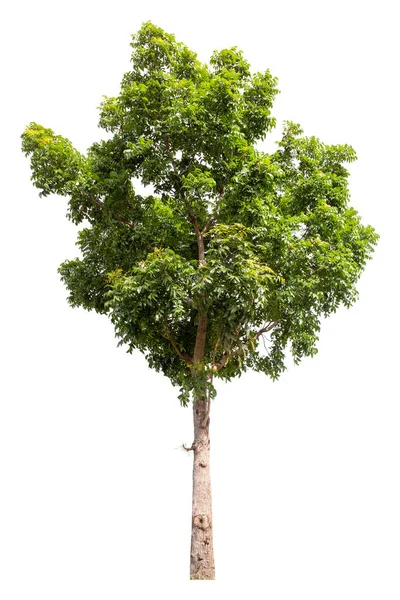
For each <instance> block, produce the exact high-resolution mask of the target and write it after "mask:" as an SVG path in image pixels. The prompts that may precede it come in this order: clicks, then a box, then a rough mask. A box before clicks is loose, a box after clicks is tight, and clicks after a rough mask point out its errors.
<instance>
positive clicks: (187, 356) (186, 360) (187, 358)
mask: <svg viewBox="0 0 400 600" xmlns="http://www.w3.org/2000/svg"><path fill="white" fill-rule="evenodd" d="M164 325H165V329H166V330H167V333H168V335H163V334H161V335H162V337H163V338H164V339H165V340H168V341H169V342H170V343H171V345H172V347H173V349H174V350H175V352H176V353H177V355H178V356H179V358H180V359H181V360H183V362H184V363H185V364H186V365H187V366H188V367H191V366H192V357H191V356H190V354H187V353H186V352H181V351H180V350H179V347H178V345H177V343H176V342H175V340H174V339H173V338H172V336H171V330H170V328H169V327H168V324H167V321H166V319H164Z"/></svg>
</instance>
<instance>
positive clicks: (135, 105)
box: [22, 22, 378, 579]
mask: <svg viewBox="0 0 400 600" xmlns="http://www.w3.org/2000/svg"><path fill="white" fill-rule="evenodd" d="M131 45H132V49H133V51H132V68H131V70H130V71H129V72H128V73H126V74H125V75H124V76H123V79H122V83H121V91H120V94H119V96H117V97H115V98H105V99H104V101H103V102H102V105H101V107H100V126H101V127H102V128H103V129H105V130H106V131H107V132H109V136H108V138H107V139H106V140H105V141H102V142H99V143H94V144H93V145H92V146H91V147H90V148H89V149H88V151H87V154H86V155H83V154H81V153H80V152H78V151H77V150H75V149H74V147H73V146H72V144H71V143H70V142H69V141H68V140H67V139H65V138H63V137H61V136H59V135H56V134H55V133H54V132H53V131H52V130H51V129H46V128H44V127H42V126H41V125H38V124H36V123H31V124H30V125H29V126H28V127H27V128H26V130H25V132H24V133H23V135H22V148H23V151H24V152H25V154H26V155H28V156H30V160H31V168H32V180H33V183H34V185H35V186H37V187H38V188H39V189H40V190H41V191H40V195H41V196H47V195H49V194H58V195H62V196H66V197H67V198H68V199H69V200H68V207H69V208H68V217H69V218H70V219H71V220H72V221H73V222H74V223H76V224H80V223H83V224H84V225H85V227H84V228H83V229H80V231H79V233H78V245H79V247H80V250H81V257H80V258H76V259H75V260H67V261H66V262H64V263H63V264H62V265H61V266H60V269H59V272H60V274H61V278H62V280H63V281H64V283H65V285H66V286H67V288H68V290H69V302H70V304H71V305H72V306H82V307H84V308H86V309H87V310H95V311H97V312H98V313H104V314H106V315H108V317H109V318H110V319H111V321H112V323H113V324H114V326H115V331H116V335H117V336H118V338H119V340H120V343H121V344H124V345H125V346H126V347H127V348H128V352H132V351H133V350H134V349H138V350H140V351H141V352H143V353H144V355H145V356H146V358H147V361H148V363H149V365H150V367H152V368H154V369H156V370H157V371H161V372H163V373H164V374H165V375H166V376H167V377H168V378H169V379H170V380H171V382H172V384H174V385H176V386H178V387H179V388H180V394H179V398H180V402H181V403H182V405H184V406H186V405H188V403H189V401H190V400H191V399H192V400H193V402H192V404H193V417H194V441H193V444H192V446H191V447H190V448H187V450H188V451H189V450H190V451H192V452H193V456H194V462H193V515H192V516H193V519H192V541H191V560H190V576H191V578H192V579H214V576H215V571H214V555H213V539H212V530H213V526H212V512H211V483H210V467H209V465H210V462H209V448H210V439H209V422H210V419H209V412H210V403H211V399H212V398H213V397H214V396H215V388H214V381H215V380H216V379H221V380H224V381H229V380H231V379H232V378H234V377H237V376H240V375H241V374H242V373H243V372H245V371H246V370H247V369H253V370H255V371H262V372H264V373H265V374H267V375H269V376H270V377H272V378H273V379H276V378H278V377H279V375H280V373H282V371H283V370H284V369H285V359H286V356H287V354H288V352H287V349H289V350H290V351H291V354H292V356H293V358H294V361H295V362H296V363H298V362H299V361H300V360H301V358H302V357H304V356H312V355H314V354H315V353H316V352H317V349H316V343H317V340H318V332H319V329H320V322H321V319H322V317H326V316H328V315H329V314H331V313H332V312H335V311H336V309H337V308H338V307H339V306H340V305H341V304H343V305H345V306H350V305H351V304H352V303H353V302H354V301H355V300H356V297H357V291H356V287H355V285H356V282H357V280H358V278H359V276H360V274H361V272H362V270H363V269H364V266H365V263H366V261H367V259H368V258H369V257H370V255H371V253H372V250H373V246H374V244H375V243H376V241H377V237H378V236H377V235H376V233H375V232H374V230H373V228H372V227H370V226H364V225H362V224H361V222H360V218H359V216H358V214H357V212H356V211H355V210H354V209H353V208H350V207H349V206H348V201H349V191H348V171H347V170H346V168H345V166H344V164H345V163H349V162H351V161H354V160H355V158H356V156H355V153H354V150H353V149H352V148H351V147H350V146H348V145H335V146H332V145H326V144H323V143H322V142H320V141H319V140H318V139H317V138H315V137H303V135H302V134H303V132H302V130H301V128H300V127H299V125H296V124H294V123H291V122H286V123H285V129H284V132H283V136H282V139H281V141H280V142H279V143H278V144H277V149H276V151H275V152H274V153H272V154H267V153H265V152H263V151H262V150H261V149H260V146H259V145H257V144H258V143H259V142H260V141H262V140H263V139H264V138H265V136H266V134H267V133H268V132H269V131H270V130H271V129H272V128H273V127H274V126H275V120H274V118H273V117H272V116H271V108H272V104H273V100H274V97H275V95H276V94H277V88H276V84H277V80H276V79H275V78H274V77H273V76H272V75H271V74H270V72H269V71H268V70H267V71H266V72H264V73H252V72H251V71H250V67H249V64H248V62H247V61H246V60H245V59H244V57H243V55H242V53H241V52H240V51H239V50H238V49H237V48H230V49H227V50H222V51H220V52H214V53H213V54H212V56H211V59H210V63H209V65H205V64H202V63H200V62H199V61H198V60H197V58H196V54H195V53H194V52H192V51H191V50H189V49H188V48H187V47H186V46H185V45H184V44H182V43H178V42H177V41H176V40H175V37H174V36H173V35H170V34H167V33H165V32H164V31H163V30H162V29H160V28H159V27H156V26H155V25H153V24H152V23H150V22H148V23H145V24H143V26H142V27H141V29H140V30H139V31H138V33H137V34H136V35H134V36H133V40H132V44H131ZM137 182H141V184H142V186H145V187H144V188H143V189H145V188H146V187H147V188H148V190H149V193H148V194H144V193H136V191H135V185H136V187H137ZM261 341H263V342H264V343H263V344H261Z"/></svg>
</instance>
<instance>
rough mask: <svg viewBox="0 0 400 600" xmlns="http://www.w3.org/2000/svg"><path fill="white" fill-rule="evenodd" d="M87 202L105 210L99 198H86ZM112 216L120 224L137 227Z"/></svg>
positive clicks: (117, 216)
mask: <svg viewBox="0 0 400 600" xmlns="http://www.w3.org/2000/svg"><path fill="white" fill-rule="evenodd" d="M85 200H86V201H87V202H91V203H92V204H95V205H96V206H99V207H100V208H101V209H102V210H104V202H101V200H98V199H97V198H92V197H91V196H85ZM112 216H113V218H114V219H115V220H116V221H119V222H120V223H123V224H124V225H128V227H136V223H132V222H130V221H126V220H125V219H123V218H122V217H120V216H119V215H112Z"/></svg>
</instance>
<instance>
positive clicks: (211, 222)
mask: <svg viewBox="0 0 400 600" xmlns="http://www.w3.org/2000/svg"><path fill="white" fill-rule="evenodd" d="M224 195H225V188H224V187H223V188H222V189H221V191H220V192H219V199H218V202H217V204H216V207H215V210H214V213H213V214H212V215H211V217H210V218H209V219H208V221H207V223H206V224H205V225H204V227H203V231H202V232H201V234H202V235H204V234H205V233H206V232H207V231H208V230H209V229H210V228H211V226H212V225H213V224H214V223H215V221H216V219H217V214H218V210H219V205H220V202H221V200H222V199H223V197H224Z"/></svg>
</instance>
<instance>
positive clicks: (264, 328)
mask: <svg viewBox="0 0 400 600" xmlns="http://www.w3.org/2000/svg"><path fill="white" fill-rule="evenodd" d="M278 323H279V320H278V321H272V322H271V323H268V325H266V326H265V327H263V328H262V329H260V330H259V331H257V333H256V335H255V337H254V339H255V340H258V338H259V337H260V335H262V334H263V333H267V332H268V331H271V330H272V329H274V328H275V327H276V326H277V325H278Z"/></svg>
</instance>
